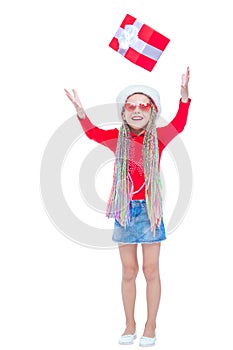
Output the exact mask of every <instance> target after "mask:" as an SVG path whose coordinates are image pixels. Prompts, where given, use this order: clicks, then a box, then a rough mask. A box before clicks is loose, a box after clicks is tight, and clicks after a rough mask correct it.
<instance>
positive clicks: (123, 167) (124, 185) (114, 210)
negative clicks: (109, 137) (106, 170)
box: [107, 123, 132, 226]
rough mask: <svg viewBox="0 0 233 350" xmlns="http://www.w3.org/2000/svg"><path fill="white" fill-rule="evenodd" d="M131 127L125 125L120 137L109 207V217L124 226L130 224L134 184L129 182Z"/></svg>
mask: <svg viewBox="0 0 233 350" xmlns="http://www.w3.org/2000/svg"><path fill="white" fill-rule="evenodd" d="M129 133H130V131H129V127H128V125H127V124H126V123H123V124H122V126H121V128H120V130H119V135H118V140H117V149H116V154H115V163H114V176H113V185H112V189H111V193H110V197H109V201H108V206H107V216H108V217H114V218H115V219H116V220H118V221H119V222H120V223H121V225H122V226H126V225H127V224H128V223H129V202H130V200H131V197H132V184H131V183H130V182H129V180H128V176H127V174H128V158H129Z"/></svg>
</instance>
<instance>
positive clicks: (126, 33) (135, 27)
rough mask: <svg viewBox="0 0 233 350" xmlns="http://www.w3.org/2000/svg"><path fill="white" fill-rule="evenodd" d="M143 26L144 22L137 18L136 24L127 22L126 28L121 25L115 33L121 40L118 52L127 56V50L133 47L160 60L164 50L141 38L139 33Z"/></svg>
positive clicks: (119, 40)
mask: <svg viewBox="0 0 233 350" xmlns="http://www.w3.org/2000/svg"><path fill="white" fill-rule="evenodd" d="M142 26H143V23H142V22H140V21H137V20H136V21H135V22H134V24H126V25H125V29H123V28H121V27H120V28H119V29H118V31H117V32H116V34H115V37H116V38H117V39H118V42H119V49H118V52H119V53H120V54H121V55H123V56H125V54H126V52H127V50H128V49H129V48H130V47H131V48H132V49H134V50H135V51H137V52H139V53H141V54H142V55H144V56H147V57H149V58H151V59H153V60H155V61H158V59H159V57H160V56H161V54H162V53H163V51H161V50H159V49H157V48H156V47H154V46H152V45H149V44H147V43H146V42H145V41H143V40H141V39H139V37H138V33H139V31H140V29H141V27H142Z"/></svg>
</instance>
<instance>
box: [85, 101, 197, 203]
mask: <svg viewBox="0 0 233 350" xmlns="http://www.w3.org/2000/svg"><path fill="white" fill-rule="evenodd" d="M190 102H191V99H189V100H188V102H185V103H184V102H182V101H181V100H180V102H179V109H178V111H177V113H176V116H175V118H174V119H173V120H172V121H171V122H170V123H169V124H167V125H166V126H163V127H158V128H157V137H158V148H159V164H160V159H161V155H162V152H163V150H164V148H165V147H166V146H167V145H168V143H169V142H170V141H171V140H172V139H173V138H174V137H175V136H177V135H178V134H179V133H180V132H181V131H183V129H184V127H185V125H186V122H187V117H188V110H189V106H190ZM80 123H81V126H82V128H83V130H84V132H85V133H86V135H87V136H88V138H90V139H91V140H94V141H96V142H98V143H100V144H102V145H104V146H105V147H108V148H109V149H110V150H112V151H113V152H114V153H115V152H116V147H117V139H118V134H119V130H118V129H117V128H115V129H109V130H103V129H100V128H98V127H97V126H95V125H93V124H92V123H91V121H90V119H89V118H88V117H85V118H84V119H80ZM144 134H145V132H144V133H142V134H140V135H135V134H134V133H133V132H130V143H129V174H130V177H131V179H132V181H133V184H134V192H136V193H134V194H133V197H132V199H133V200H136V199H145V186H143V184H144V182H145V178H144V171H143V168H144V167H143V152H142V145H143V139H144ZM140 188H141V190H140V191H138V189H140ZM137 191H138V192H137Z"/></svg>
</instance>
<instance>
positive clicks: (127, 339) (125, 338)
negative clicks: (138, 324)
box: [119, 331, 137, 345]
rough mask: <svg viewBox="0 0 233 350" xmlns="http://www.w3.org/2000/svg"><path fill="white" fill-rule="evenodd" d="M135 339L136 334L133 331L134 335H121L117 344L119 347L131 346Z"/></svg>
mask: <svg viewBox="0 0 233 350" xmlns="http://www.w3.org/2000/svg"><path fill="white" fill-rule="evenodd" d="M136 338H137V332H136V331H135V332H134V334H125V335H122V336H121V337H120V339H119V344H121V345H131V344H133V341H134V340H135V339H136Z"/></svg>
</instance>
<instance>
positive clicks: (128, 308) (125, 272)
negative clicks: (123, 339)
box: [119, 244, 138, 335]
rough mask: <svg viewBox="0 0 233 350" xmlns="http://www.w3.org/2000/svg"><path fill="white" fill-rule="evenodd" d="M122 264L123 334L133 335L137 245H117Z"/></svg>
mask: <svg viewBox="0 0 233 350" xmlns="http://www.w3.org/2000/svg"><path fill="white" fill-rule="evenodd" d="M119 252H120V257H121V262H122V285H121V291H122V299H123V305H124V310H125V318H126V329H125V331H124V333H123V335H125V334H133V333H134V332H135V328H136V322H135V318H134V310H135V301H136V277H137V274H138V260H137V244H127V245H119Z"/></svg>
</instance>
